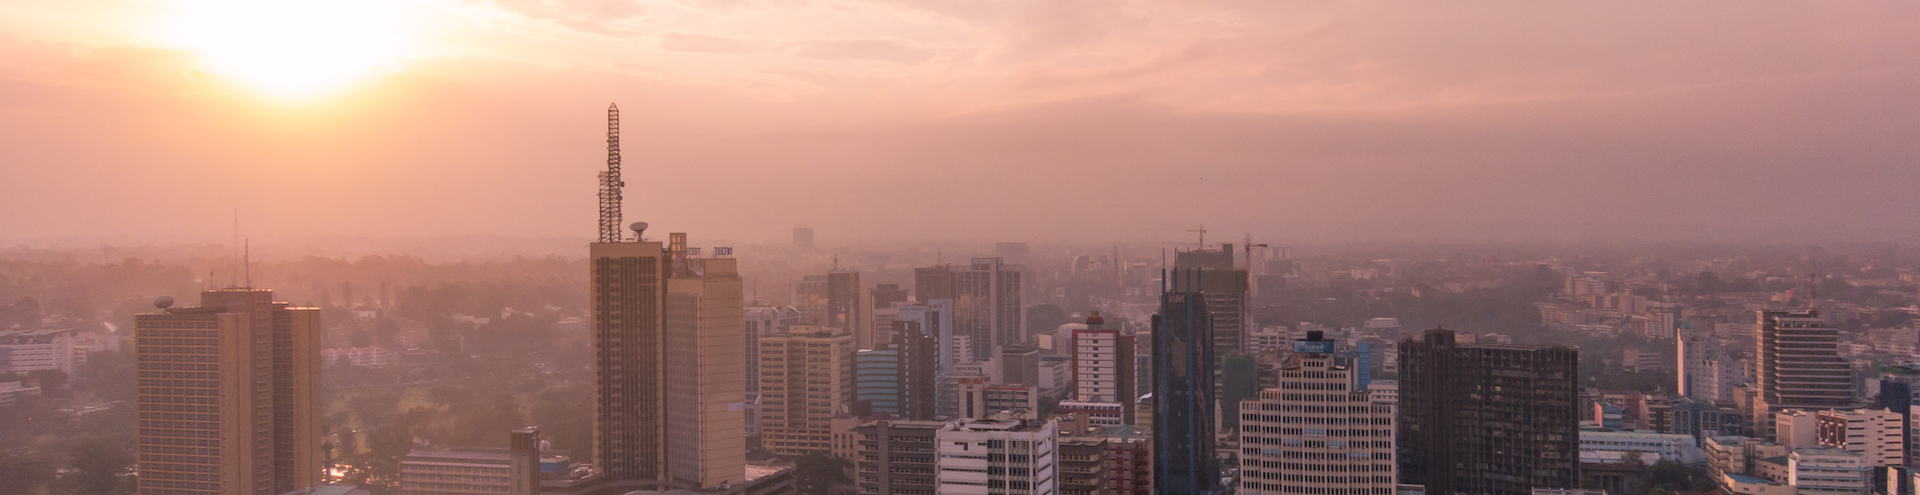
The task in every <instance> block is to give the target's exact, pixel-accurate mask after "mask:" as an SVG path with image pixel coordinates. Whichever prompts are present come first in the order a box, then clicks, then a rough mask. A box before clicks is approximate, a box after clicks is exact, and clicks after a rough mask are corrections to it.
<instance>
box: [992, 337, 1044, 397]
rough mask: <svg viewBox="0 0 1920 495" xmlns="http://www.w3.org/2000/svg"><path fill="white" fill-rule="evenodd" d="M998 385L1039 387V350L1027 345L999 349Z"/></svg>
mask: <svg viewBox="0 0 1920 495" xmlns="http://www.w3.org/2000/svg"><path fill="white" fill-rule="evenodd" d="M1000 383H1001V384H1003V385H1027V386H1034V387H1039V386H1040V349H1039V348H1036V347H1033V346H1027V345H1009V346H1003V347H1001V348H1000Z"/></svg>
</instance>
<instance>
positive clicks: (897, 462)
mask: <svg viewBox="0 0 1920 495" xmlns="http://www.w3.org/2000/svg"><path fill="white" fill-rule="evenodd" d="M946 426H947V422H945V421H890V420H880V421H871V422H868V423H866V424H862V425H860V426H859V427H857V428H855V431H856V432H857V436H858V437H859V442H860V449H859V451H858V452H857V453H856V454H855V459H854V469H855V472H856V473H857V474H856V475H855V476H854V482H855V484H857V485H859V487H860V493H863V494H873V495H883V494H895V495H934V493H935V492H934V489H935V487H936V486H937V484H938V483H937V481H936V480H937V476H936V473H937V471H938V468H939V463H938V462H937V461H938V457H937V455H936V454H935V451H936V450H937V449H936V447H935V442H934V437H935V435H936V434H938V433H939V431H940V429H942V428H945V427H946Z"/></svg>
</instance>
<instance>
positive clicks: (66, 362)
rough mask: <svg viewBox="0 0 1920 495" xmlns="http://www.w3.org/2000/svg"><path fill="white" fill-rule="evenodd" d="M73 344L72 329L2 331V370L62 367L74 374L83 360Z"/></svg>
mask: <svg viewBox="0 0 1920 495" xmlns="http://www.w3.org/2000/svg"><path fill="white" fill-rule="evenodd" d="M73 344H74V337H73V330H72V329H44V330H9V331H0V373H20V374H26V373H29V372H34V371H40V370H60V372H61V373H66V374H67V375H69V376H71V375H73V370H74V367H75V366H77V365H78V364H79V362H80V361H82V360H81V359H76V357H77V356H76V355H75V354H74V352H75V349H74V346H73Z"/></svg>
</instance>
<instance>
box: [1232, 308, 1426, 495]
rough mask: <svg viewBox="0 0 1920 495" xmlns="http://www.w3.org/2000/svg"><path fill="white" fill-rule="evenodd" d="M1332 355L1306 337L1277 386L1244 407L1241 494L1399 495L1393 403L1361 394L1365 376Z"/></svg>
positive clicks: (1316, 337) (1315, 338)
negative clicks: (1361, 382) (1395, 485)
mask: <svg viewBox="0 0 1920 495" xmlns="http://www.w3.org/2000/svg"><path fill="white" fill-rule="evenodd" d="M1333 348H1334V343H1333V341H1330V340H1325V339H1323V338H1322V337H1321V334H1320V332H1318V331H1313V332H1307V338H1306V339H1303V340H1299V341H1296V342H1294V346H1293V349H1294V354H1293V355H1291V356H1289V357H1288V359H1287V360H1286V361H1285V362H1284V363H1282V364H1281V365H1280V370H1279V371H1280V379H1279V386H1277V387H1274V388H1269V389H1265V390H1262V391H1260V394H1259V397H1258V398H1255V399H1251V400H1247V401H1244V402H1241V403H1240V404H1238V406H1239V407H1238V409H1239V415H1240V424H1241V429H1240V491H1239V492H1238V493H1241V494H1252V495H1258V494H1266V493H1274V494H1280V493H1285V494H1297V493H1327V494H1332V493H1344V494H1348V495H1391V494H1393V493H1394V484H1395V483H1396V481H1397V480H1398V479H1399V477H1398V476H1397V473H1396V471H1397V467H1396V465H1395V464H1394V460H1393V455H1394V443H1393V438H1394V424H1393V421H1394V403H1393V399H1391V398H1390V397H1389V396H1387V394H1378V395H1375V394H1372V393H1371V391H1370V390H1368V389H1367V388H1365V387H1362V386H1360V380H1359V370H1358V369H1354V367H1350V366H1347V365H1346V364H1344V363H1340V362H1338V360H1337V359H1336V358H1335V357H1334V355H1333ZM1303 427H1304V428H1303Z"/></svg>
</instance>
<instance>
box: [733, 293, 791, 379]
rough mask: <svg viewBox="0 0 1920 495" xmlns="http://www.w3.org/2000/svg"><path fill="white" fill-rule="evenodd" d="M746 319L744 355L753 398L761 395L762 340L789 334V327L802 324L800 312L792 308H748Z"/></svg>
mask: <svg viewBox="0 0 1920 495" xmlns="http://www.w3.org/2000/svg"><path fill="white" fill-rule="evenodd" d="M745 317H746V328H745V329H744V333H745V334H746V345H745V346H744V347H743V348H742V351H743V354H742V355H744V356H746V357H747V359H746V361H747V394H748V396H749V397H753V396H756V395H757V394H759V393H760V360H759V359H757V358H758V357H759V355H760V338H761V337H765V336H769V335H780V334H784V333H787V327H788V326H789V325H793V324H795V323H799V322H800V311H799V310H796V309H793V307H792V306H754V307H751V308H746V310H745Z"/></svg>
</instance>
